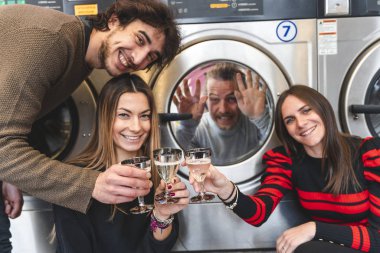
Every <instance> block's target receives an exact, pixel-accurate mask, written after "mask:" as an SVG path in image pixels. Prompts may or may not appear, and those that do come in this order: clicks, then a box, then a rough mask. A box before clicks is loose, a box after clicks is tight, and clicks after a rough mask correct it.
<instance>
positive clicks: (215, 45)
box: [152, 39, 289, 189]
mask: <svg viewBox="0 0 380 253" xmlns="http://www.w3.org/2000/svg"><path fill="white" fill-rule="evenodd" d="M221 62H229V63H233V64H235V65H236V66H237V67H238V68H240V69H242V70H243V71H244V70H246V69H249V70H251V71H252V72H253V74H254V75H255V74H257V75H259V77H260V80H261V82H262V83H265V85H267V87H268V89H267V100H266V104H267V108H268V110H269V114H270V117H271V120H270V121H271V122H270V124H269V125H268V126H267V127H268V128H267V129H266V133H265V136H263V137H262V138H261V139H260V142H259V143H258V145H257V147H255V148H253V149H250V150H247V152H246V154H243V155H242V156H238V157H237V158H236V160H235V161H233V162H229V163H223V164H216V165H218V168H219V169H220V170H221V171H222V172H223V173H225V174H226V175H227V176H228V177H229V178H230V179H231V180H232V181H234V182H235V183H238V184H240V187H241V189H244V183H245V182H251V183H252V182H254V181H255V179H257V178H258V176H259V175H260V174H261V172H262V166H261V158H262V155H263V154H264V152H265V151H266V150H268V149H269V148H271V147H273V146H274V145H278V141H277V140H276V139H275V137H274V134H273V111H274V104H275V103H276V101H277V95H278V94H280V93H281V92H282V91H284V90H286V89H287V88H288V87H289V84H288V81H287V79H286V77H285V75H284V74H283V72H282V71H281V69H280V68H279V67H278V66H277V65H276V63H275V62H274V61H273V60H272V59H271V58H270V57H269V56H268V55H267V54H265V53H264V52H262V51H260V50H259V49H257V48H256V47H254V46H252V45H249V44H246V43H244V42H241V41H236V40H229V39H215V40H206V41H202V42H199V43H196V44H192V45H191V46H188V47H187V48H185V49H184V50H182V51H181V52H180V53H179V54H178V55H177V57H176V58H175V59H174V61H173V62H172V63H171V64H170V65H169V66H168V67H167V68H166V69H164V70H163V71H161V72H160V73H159V74H158V75H157V78H156V79H154V83H153V84H152V85H153V92H154V94H155V98H156V102H157V106H158V111H159V112H169V113H176V112H177V108H176V106H175V105H174V102H173V96H174V94H175V91H176V89H177V87H178V86H180V85H181V84H182V83H183V80H184V79H185V78H186V79H189V78H190V79H189V83H190V84H189V85H190V88H194V86H193V87H191V86H192V85H193V84H194V83H195V79H200V80H201V83H202V85H204V82H205V81H204V77H203V76H204V73H205V72H206V71H207V70H208V69H210V68H212V66H213V65H214V64H216V63H221ZM203 117H204V115H203ZM178 124H179V122H171V123H167V124H162V125H161V130H162V145H164V146H177V147H178V146H179V147H181V148H183V149H186V147H185V146H183V145H182V143H180V142H179V141H178V139H179V138H178V136H176V128H177V127H178ZM247 138H248V137H247ZM179 173H180V174H181V175H183V176H185V177H187V176H188V171H187V169H186V168H182V169H180V172H179Z"/></svg>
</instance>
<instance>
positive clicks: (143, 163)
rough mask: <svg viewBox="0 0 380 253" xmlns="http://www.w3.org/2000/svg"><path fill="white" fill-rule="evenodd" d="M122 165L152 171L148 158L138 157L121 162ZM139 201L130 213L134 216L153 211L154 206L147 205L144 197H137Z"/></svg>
mask: <svg viewBox="0 0 380 253" xmlns="http://www.w3.org/2000/svg"><path fill="white" fill-rule="evenodd" d="M121 164H127V165H132V166H134V167H136V168H139V169H142V170H145V171H148V172H149V171H150V169H151V167H150V159H149V157H147V156H138V157H133V158H130V159H126V160H124V161H122V162H121ZM137 200H138V202H139V205H138V206H135V207H132V208H131V209H130V210H129V212H130V213H132V214H141V213H147V212H150V211H151V210H153V205H150V204H145V201H144V197H143V196H139V197H137Z"/></svg>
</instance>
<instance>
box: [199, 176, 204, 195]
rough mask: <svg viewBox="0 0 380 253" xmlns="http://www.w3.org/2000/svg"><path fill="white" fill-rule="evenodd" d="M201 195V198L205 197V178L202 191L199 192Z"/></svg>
mask: <svg viewBox="0 0 380 253" xmlns="http://www.w3.org/2000/svg"><path fill="white" fill-rule="evenodd" d="M199 195H200V196H201V199H203V196H204V195H205V181H204V180H202V183H201V191H200V192H199Z"/></svg>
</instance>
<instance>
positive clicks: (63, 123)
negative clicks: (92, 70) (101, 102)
mask: <svg viewBox="0 0 380 253" xmlns="http://www.w3.org/2000/svg"><path fill="white" fill-rule="evenodd" d="M95 109H96V94H95V92H94V89H93V88H92V87H91V84H90V83H89V82H88V81H84V82H82V84H81V85H80V86H79V87H78V88H77V89H76V90H75V92H74V93H73V94H72V95H71V96H70V98H69V99H67V100H66V101H65V102H64V103H62V104H61V105H59V106H58V107H57V108H55V109H54V110H53V111H51V112H50V113H48V114H47V115H46V116H44V117H43V118H41V119H39V120H38V121H36V122H35V123H34V124H33V127H32V131H31V134H30V135H29V143H30V145H31V146H33V147H34V148H36V149H37V150H39V151H40V152H41V153H43V154H45V155H47V156H49V157H51V158H53V159H57V160H67V159H68V158H69V157H72V156H73V155H74V154H77V153H78V152H79V151H81V150H83V148H84V147H85V146H86V145H87V144H88V142H89V141H90V137H91V133H92V131H93V126H94V122H95Z"/></svg>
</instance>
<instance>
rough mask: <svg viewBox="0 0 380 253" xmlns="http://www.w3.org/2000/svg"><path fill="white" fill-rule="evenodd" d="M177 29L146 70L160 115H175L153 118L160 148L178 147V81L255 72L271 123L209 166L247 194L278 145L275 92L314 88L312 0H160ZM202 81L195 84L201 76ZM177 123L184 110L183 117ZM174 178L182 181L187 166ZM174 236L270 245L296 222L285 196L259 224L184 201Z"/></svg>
mask: <svg viewBox="0 0 380 253" xmlns="http://www.w3.org/2000/svg"><path fill="white" fill-rule="evenodd" d="M164 2H165V3H166V4H167V5H168V6H169V7H170V8H171V9H172V10H173V12H174V13H175V14H176V18H177V22H178V23H179V25H180V29H181V33H182V48H181V51H180V52H179V54H178V55H177V56H176V57H175V59H174V60H173V62H172V63H171V64H170V65H169V66H167V67H166V68H164V69H158V70H154V71H151V72H149V73H147V74H146V75H147V76H148V77H147V79H148V80H149V82H150V85H151V86H152V89H153V92H154V94H155V97H156V102H157V106H158V110H159V112H160V113H167V114H169V115H170V114H173V115H175V117H173V118H168V119H167V120H168V121H167V122H165V119H163V120H162V121H161V125H160V128H161V134H162V143H161V145H162V146H172V147H179V148H183V149H185V147H184V146H183V145H182V144H181V143H180V141H179V138H178V136H176V128H177V127H178V124H181V122H179V121H170V120H172V119H175V120H181V115H178V114H176V113H177V110H176V106H175V105H174V103H173V95H174V93H175V90H176V88H177V87H178V86H180V85H181V84H182V82H183V80H184V79H185V78H186V79H188V80H189V85H190V87H191V88H194V82H195V80H196V79H200V80H202V78H203V79H204V74H205V72H206V71H207V70H208V69H210V68H211V67H212V66H213V65H215V64H217V63H221V62H227V63H231V64H235V65H236V67H238V68H240V69H241V70H243V71H245V70H251V71H252V73H254V75H259V77H260V80H261V81H260V82H261V84H260V85H262V83H265V84H266V85H267V87H268V91H267V100H266V101H267V103H266V104H267V108H268V110H269V112H270V115H271V123H270V124H268V129H267V130H266V132H265V136H264V137H263V138H262V139H261V140H260V142H259V144H258V145H257V147H256V148H254V149H251V150H247V152H246V154H244V155H242V156H240V157H239V158H237V159H236V161H234V162H232V163H228V164H216V165H217V168H218V169H219V170H220V171H222V172H223V173H224V174H225V175H227V176H228V178H229V179H230V180H232V181H233V182H234V183H236V184H237V185H238V186H239V189H240V190H241V191H242V192H244V193H247V194H252V193H254V192H255V191H256V190H257V188H258V186H259V184H260V177H261V175H262V172H263V168H262V165H261V158H262V156H263V154H264V152H265V151H267V150H268V149H270V148H273V147H274V146H277V145H279V141H278V140H277V138H276V136H275V134H274V125H273V113H274V106H275V104H276V101H277V98H278V95H279V94H280V93H281V92H282V91H284V90H286V89H288V88H289V87H290V86H291V85H294V84H303V85H308V86H310V87H313V88H315V89H317V88H318V87H317V43H316V27H317V26H316V21H317V18H316V15H317V1H311V0H307V4H306V1H304V0H228V1H226V0H168V1H164ZM201 82H202V83H203V81H201ZM183 116H184V117H183V118H182V120H185V119H186V118H187V117H188V115H183ZM178 175H179V176H180V177H181V178H182V180H183V182H185V183H186V184H187V185H188V189H189V190H190V192H191V195H195V194H196V193H195V192H194V191H193V189H192V187H191V185H189V183H188V175H189V173H188V169H187V168H186V167H181V168H180V169H179V171H178ZM179 217H180V224H181V225H180V226H181V229H180V235H179V240H178V241H177V244H176V245H175V247H174V249H173V251H175V252H181V251H186V252H187V251H216V252H220V251H222V250H225V251H227V250H233V251H241V250H244V251H246V250H259V249H265V250H274V248H275V241H276V239H277V237H278V236H279V235H280V234H281V233H282V232H283V231H284V230H286V229H287V228H289V227H292V226H295V225H297V224H300V223H302V222H303V221H304V219H305V218H304V217H303V215H302V213H301V212H300V211H299V208H298V203H297V201H295V200H294V198H293V197H292V196H288V197H286V198H285V199H284V200H283V201H282V202H281V203H280V205H279V206H278V207H277V209H276V210H275V211H274V213H273V214H272V216H271V217H270V218H269V220H268V221H267V222H266V223H265V224H264V225H262V226H261V227H259V228H255V227H253V226H251V225H248V224H247V223H245V222H244V221H242V220H241V219H240V218H238V217H237V216H236V215H235V214H233V212H231V211H230V210H227V209H226V208H225V206H224V204H223V203H222V202H221V201H220V200H219V199H218V198H215V199H214V200H213V201H211V202H207V203H201V204H190V205H189V207H188V208H186V209H185V210H183V211H182V212H181V213H180V214H179Z"/></svg>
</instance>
